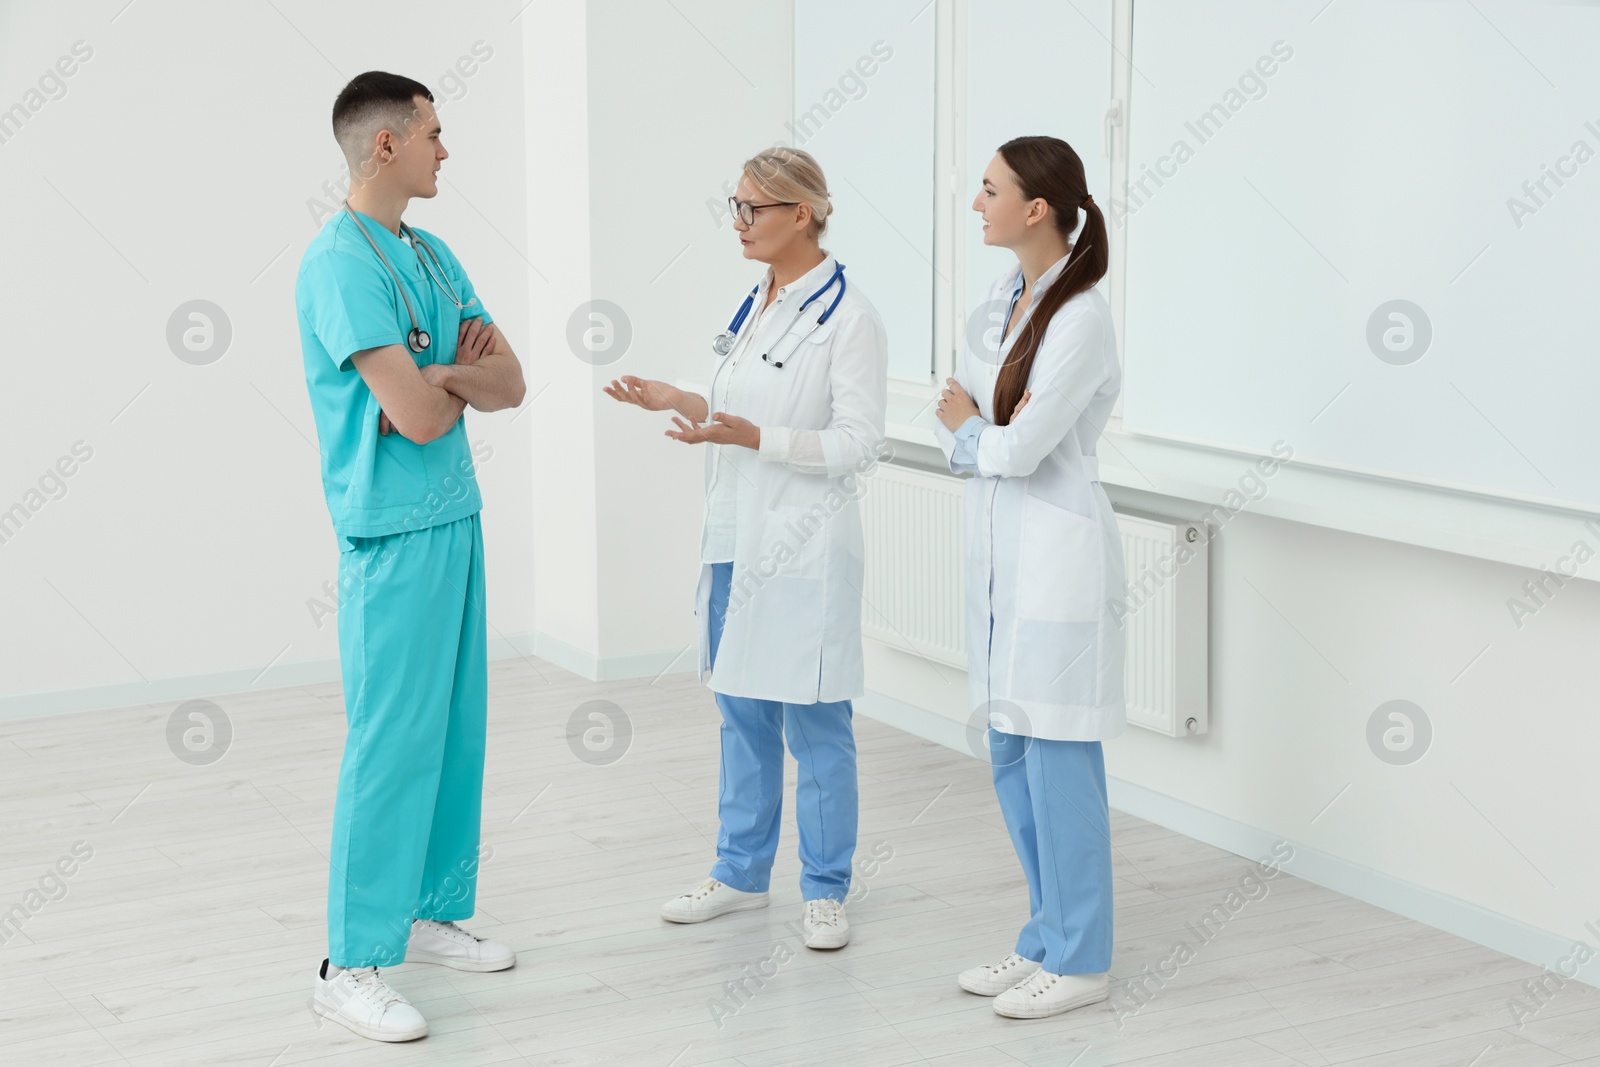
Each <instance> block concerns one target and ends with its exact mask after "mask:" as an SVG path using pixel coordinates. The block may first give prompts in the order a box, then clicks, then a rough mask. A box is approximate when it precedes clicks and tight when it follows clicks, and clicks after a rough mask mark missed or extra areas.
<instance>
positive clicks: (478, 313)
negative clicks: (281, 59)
mask: <svg viewBox="0 0 1600 1067" xmlns="http://www.w3.org/2000/svg"><path fill="white" fill-rule="evenodd" d="M361 222H362V224H363V225H364V226H365V227H366V230H367V233H369V234H371V235H372V239H373V240H374V241H376V242H377V243H378V246H379V247H380V248H382V249H383V253H384V255H386V256H388V257H389V263H390V264H391V265H392V266H393V267H394V269H395V271H396V273H398V274H399V275H400V279H401V284H403V285H405V287H406V293H407V294H408V295H409V296H410V297H411V306H412V308H414V309H415V310H416V313H417V322H418V324H419V325H421V327H422V328H423V329H424V330H427V331H428V333H430V334H431V335H432V336H433V343H432V344H431V345H430V346H429V347H428V349H427V350H426V351H424V352H421V353H417V352H411V358H412V359H413V360H415V361H416V363H417V366H419V367H421V366H424V365H426V364H428V363H451V362H454V360H455V355H456V334H457V331H458V329H459V326H460V323H461V320H462V319H463V318H468V319H470V318H479V317H481V318H482V319H483V321H484V322H485V323H489V322H493V321H494V319H493V318H492V317H491V316H490V315H489V313H488V312H487V311H486V310H485V309H484V307H483V304H482V302H481V301H480V302H478V303H476V304H474V303H472V300H473V299H474V298H475V297H476V296H477V293H476V292H475V291H474V290H473V288H472V282H471V281H470V280H469V279H468V278H467V272H466V271H465V270H464V269H463V268H462V266H461V261H460V260H458V259H456V257H455V254H454V253H453V252H451V251H450V248H449V246H447V245H446V244H445V243H444V242H443V241H441V240H440V239H439V238H437V237H435V236H434V235H433V234H431V233H429V232H428V231H426V230H421V229H418V228H417V227H415V226H413V227H410V229H411V230H412V231H413V232H414V233H418V234H421V235H422V239H423V240H424V241H426V242H427V243H428V244H429V245H430V246H431V247H432V248H433V251H434V253H435V254H436V255H438V257H439V260H440V262H442V263H443V264H444V271H443V272H442V274H443V277H445V278H447V279H448V280H449V282H450V283H451V284H452V285H454V286H455V289H456V292H457V293H459V294H460V296H461V301H462V302H463V303H466V304H468V305H469V306H468V307H467V308H465V309H457V307H456V306H455V303H454V302H453V301H451V299H450V298H449V296H447V295H446V294H445V292H444V290H443V289H441V288H440V287H439V285H438V284H437V283H435V282H434V281H433V280H432V279H431V278H430V277H429V276H428V272H427V270H426V268H425V267H424V265H423V263H422V259H423V258H424V257H425V256H426V255H427V253H426V252H417V251H414V250H413V249H412V247H411V245H410V243H409V242H407V241H405V240H403V239H402V238H401V237H400V236H399V235H397V234H395V233H394V232H393V231H391V230H389V229H388V228H387V227H386V226H384V225H383V223H381V222H378V221H377V220H376V219H374V218H372V216H370V215H367V214H365V213H364V212H363V213H361ZM427 265H428V266H433V261H432V260H431V259H430V260H428V264H427ZM433 269H434V272H435V273H436V274H438V273H440V271H439V268H438V267H436V266H434V267H433ZM295 306H296V308H297V310H298V311H299V319H300V347H301V353H302V355H303V356H304V359H305V370H306V388H307V389H308V390H309V391H310V393H311V412H312V415H313V416H314V417H315V419H316V423H317V438H318V440H319V441H320V442H321V446H322V448H321V451H322V488H323V492H324V494H325V495H326V497H327V501H328V512H329V514H330V515H331V516H332V518H333V529H334V534H335V536H336V537H337V538H338V541H339V550H340V551H341V552H348V551H350V550H351V549H352V548H354V547H355V546H354V545H352V544H351V543H350V542H349V538H351V537H376V536H382V535H385V534H394V533H403V532H405V531H407V530H420V529H424V528H426V527H429V526H439V525H442V524H444V523H447V522H454V521H456V520H457V519H463V518H466V517H467V516H468V515H473V514H476V513H477V512H478V511H479V510H481V509H482V507H483V501H482V499H481V498H480V496H479V495H478V481H477V474H476V472H475V471H474V469H473V465H472V454H471V449H470V447H469V445H468V443H467V427H466V416H465V414H464V413H463V415H462V417H461V418H460V419H458V420H457V421H456V424H455V425H454V426H452V427H451V428H450V430H449V432H448V433H446V434H445V435H444V436H442V437H439V438H437V439H436V440H433V441H430V442H428V443H427V444H425V445H419V444H417V443H415V442H413V441H410V440H407V439H406V438H405V437H402V436H401V435H400V433H399V431H397V430H393V429H391V430H390V431H389V433H388V434H387V435H380V434H379V433H378V414H379V411H380V410H381V406H380V405H379V403H378V400H377V397H375V396H373V395H372V391H371V390H370V389H368V388H367V384H366V382H365V381H363V380H362V378H361V375H360V374H359V373H358V372H357V371H356V369H355V366H354V364H353V363H351V361H350V356H351V355H352V354H353V353H356V352H360V351H362V350H363V349H368V348H378V347H381V346H383V345H400V346H402V347H404V346H405V344H406V335H407V334H408V333H410V331H411V319H410V317H409V316H408V315H407V314H406V306H405V302H404V301H403V300H402V299H401V298H400V291H399V289H398V288H396V286H395V280H394V276H393V275H391V274H390V273H389V272H388V270H386V269H385V268H384V266H383V263H382V262H381V261H380V260H379V259H378V256H377V253H376V252H374V251H373V250H372V246H371V245H370V244H368V243H367V239H366V238H365V237H363V236H362V235H361V231H360V230H359V229H357V228H356V224H355V221H354V220H353V219H352V218H351V217H350V214H349V212H346V211H342V210H341V211H340V212H339V213H338V214H336V215H334V216H333V217H332V218H331V219H329V220H328V221H327V222H326V223H325V224H324V225H323V227H322V230H321V232H320V233H318V234H317V236H316V237H315V238H314V239H313V240H312V242H311V244H310V245H309V246H308V247H307V248H306V252H305V255H304V256H303V257H302V258H301V260H300V274H299V276H298V278H297V279H296V281H295ZM406 351H407V352H410V351H411V350H410V349H409V348H407V349H406Z"/></svg>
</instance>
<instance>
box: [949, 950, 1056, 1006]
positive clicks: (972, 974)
mask: <svg viewBox="0 0 1600 1067" xmlns="http://www.w3.org/2000/svg"><path fill="white" fill-rule="evenodd" d="M1038 969H1039V965H1038V964H1037V963H1035V962H1034V961H1033V960H1030V959H1028V958H1026V957H1024V956H1019V955H1017V954H1016V953H1015V952H1013V953H1012V954H1011V955H1009V956H1007V957H1006V958H1005V959H1003V960H1001V961H1000V962H999V963H980V964H979V965H978V966H976V967H968V968H967V969H966V970H964V971H962V972H961V973H960V974H959V975H957V976H956V982H957V983H958V984H959V985H960V986H961V988H962V989H965V990H966V991H967V992H968V993H976V994H978V996H980V997H998V996H999V995H1000V994H1001V993H1004V992H1005V991H1006V990H1008V989H1010V988H1011V987H1012V986H1014V985H1016V984H1017V983H1018V982H1020V981H1022V980H1023V979H1024V978H1026V977H1028V975H1030V974H1032V973H1033V972H1034V971H1037V970H1038Z"/></svg>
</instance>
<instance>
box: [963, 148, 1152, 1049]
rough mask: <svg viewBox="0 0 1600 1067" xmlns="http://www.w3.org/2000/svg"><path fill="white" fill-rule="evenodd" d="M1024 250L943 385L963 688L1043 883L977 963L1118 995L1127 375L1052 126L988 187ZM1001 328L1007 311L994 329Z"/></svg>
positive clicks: (1070, 170)
mask: <svg viewBox="0 0 1600 1067" xmlns="http://www.w3.org/2000/svg"><path fill="white" fill-rule="evenodd" d="M972 207H973V210H975V211H977V212H979V213H980V214H982V216H983V220H984V226H983V239H984V243H985V244H989V245H996V246H999V247H1003V248H1009V249H1011V250H1012V251H1013V252H1015V253H1016V255H1017V264H1016V266H1014V267H1012V268H1011V269H1010V270H1008V271H1007V272H1006V273H1005V274H1004V275H1002V276H1001V277H1000V278H999V279H998V280H997V281H996V282H995V284H994V286H993V287H992V288H991V289H990V290H989V294H988V299H987V300H986V301H985V303H984V304H983V305H982V306H981V307H980V308H979V309H978V311H977V313H976V314H975V316H974V317H973V319H972V320H971V321H972V322H973V323H974V325H973V327H972V328H970V329H969V330H968V343H967V345H966V348H965V351H964V352H963V353H962V356H961V359H960V362H959V363H958V365H957V368H956V377H954V378H950V379H947V381H946V389H945V390H944V392H943V394H942V396H941V398H940V400H939V410H938V417H939V423H940V425H939V427H938V431H937V432H938V436H939V441H940V445H941V447H942V448H943V450H944V453H945V456H946V458H947V459H948V460H949V462H950V469H951V471H952V472H955V473H958V474H970V475H971V477H970V478H969V479H968V481H967V486H966V540H967V614H968V624H969V628H968V642H967V643H968V658H969V663H968V693H969V702H970V704H971V708H972V720H971V721H972V723H973V725H974V727H975V728H977V729H985V730H986V733H985V738H986V741H987V743H988V748H989V754H990V759H991V762H992V764H993V772H994V785H995V793H996V794H997V796H998V797H999V801H1000V808H1001V811H1002V812H1003V813H1004V815H1005V820H1006V827H1007V829H1008V830H1009V831H1010V834H1011V840H1012V843H1013V845H1014V846H1015V847H1016V851H1017V858H1018V859H1019V860H1020V861H1021V863H1022V869H1023V873H1024V874H1025V875H1026V877H1027V882H1028V902H1029V909H1030V915H1029V918H1028V921H1027V923H1026V924H1025V925H1024V926H1023V927H1022V932H1021V934H1020V935H1019V936H1018V938H1017V942H1016V947H1015V949H1014V951H1012V952H1011V953H1010V954H1008V955H1006V956H1005V957H1004V958H1003V959H1001V960H1000V961H999V962H997V963H986V964H981V965H979V966H976V967H972V968H970V969H968V970H966V971H963V972H962V973H961V975H960V977H959V979H958V981H959V983H960V985H961V987H962V988H963V989H965V990H967V991H969V992H972V993H977V994H980V995H984V996H991V997H994V998H995V1002H994V1008H995V1011H996V1012H998V1013H999V1014H1001V1015H1005V1016H1010V1017H1013V1018H1039V1017H1043V1016H1047V1015H1055V1014H1058V1013H1060V1012H1064V1011H1069V1010H1071V1009H1073V1008H1077V1007H1082V1006H1084V1005H1086V1004H1093V1003H1096V1002H1098V1001H1101V1000H1104V999H1106V995H1107V980H1106V971H1107V970H1108V969H1109V968H1110V965H1111V943H1112V936H1111V934H1112V930H1111V916H1112V898H1111V826H1110V813H1109V809H1108V808H1107V804H1106V779H1105V763H1104V760H1103V757H1102V753H1101V745H1100V743H1101V742H1102V741H1104V740H1108V739H1110V738H1112V737H1115V736H1117V735H1118V734H1120V733H1121V732H1122V729H1123V727H1124V726H1125V725H1126V723H1127V717H1126V714H1125V712H1124V708H1123V693H1122V664H1123V633H1122V629H1121V626H1120V618H1121V615H1122V614H1123V596H1124V594H1123V575H1124V565H1123V558H1122V541H1121V537H1120V535H1119V534H1118V532H1117V523H1116V518H1115V516H1114V515H1113V514H1112V511H1111V501H1110V500H1109V499H1108V498H1107V496H1106V492H1105V490H1104V489H1103V488H1101V486H1100V481H1099V470H1098V465H1097V460H1096V456H1095V446H1096V442H1097V441H1098V440H1099V437H1100V434H1101V431H1102V430H1104V428H1105V424H1106V419H1107V417H1108V416H1109V415H1110V413H1111V408H1112V405H1113V404H1114V403H1115V402H1116V398H1117V393H1118V391H1119V390H1120V388H1121V372H1120V369H1119V367H1118V364H1117V346H1116V338H1115V333H1114V331H1113V328H1112V320H1111V309H1110V307H1109V306H1108V305H1107V303H1106V300H1105V297H1104V296H1102V295H1101V293H1100V292H1099V291H1098V290H1097V289H1095V287H1094V286H1095V283H1096V282H1098V281H1099V280H1100V279H1101V278H1102V277H1103V276H1104V275H1105V272H1106V263H1107V247H1106V226H1105V219H1104V217H1103V216H1102V215H1101V213H1100V209H1099V208H1098V207H1096V206H1095V203H1094V198H1093V197H1091V196H1090V195H1089V190H1088V187H1087V185H1086V183H1085V180H1084V171H1083V162H1082V160H1080V159H1079V158H1078V154H1077V153H1076V152H1074V151H1073V150H1072V148H1071V147H1070V146H1069V145H1067V143H1066V142H1064V141H1061V140H1059V139H1057V138H1054V137H1019V138H1017V139H1016V140H1013V141H1008V142H1007V143H1005V144H1003V145H1001V146H1000V150H999V153H998V154H997V155H996V156H995V157H994V159H993V160H992V161H991V162H990V163H989V166H988V168H987V169H986V170H985V171H984V177H983V189H982V190H981V191H980V192H979V193H978V196H977V198H976V200H974V202H973V205H972ZM991 327H992V328H991Z"/></svg>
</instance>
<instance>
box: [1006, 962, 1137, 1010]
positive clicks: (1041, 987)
mask: <svg viewBox="0 0 1600 1067" xmlns="http://www.w3.org/2000/svg"><path fill="white" fill-rule="evenodd" d="M1109 994H1110V984H1109V982H1107V980H1106V976H1105V975H1103V974H1051V973H1050V972H1049V971H1047V970H1045V969H1044V968H1042V967H1041V968H1040V969H1039V970H1037V971H1034V972H1033V973H1032V974H1031V975H1029V976H1028V977H1026V978H1024V979H1023V980H1022V981H1020V982H1018V983H1017V984H1016V985H1014V986H1012V987H1011V988H1010V989H1008V990H1006V991H1005V992H1004V993H1001V994H1000V995H999V996H998V997H995V998H994V1010H995V1012H996V1013H997V1014H999V1015H1004V1016H1006V1017H1007V1018H1008V1019H1042V1018H1044V1017H1045V1016H1047V1015H1059V1014H1061V1013H1062V1012H1064V1011H1071V1010H1072V1009H1073V1008H1081V1007H1083V1006H1084V1005H1086V1004H1096V1003H1099V1002H1100V1001H1102V1000H1105V999H1106V997H1107V996H1108V995H1109Z"/></svg>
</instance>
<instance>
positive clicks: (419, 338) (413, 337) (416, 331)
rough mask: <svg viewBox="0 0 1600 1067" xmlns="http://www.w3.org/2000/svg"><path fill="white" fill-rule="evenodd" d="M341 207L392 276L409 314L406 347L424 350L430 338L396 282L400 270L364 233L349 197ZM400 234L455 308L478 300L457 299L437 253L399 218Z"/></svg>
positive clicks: (407, 297)
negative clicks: (409, 329)
mask: <svg viewBox="0 0 1600 1067" xmlns="http://www.w3.org/2000/svg"><path fill="white" fill-rule="evenodd" d="M344 209H345V210H346V211H348V212H350V217H351V218H352V219H355V222H356V228H357V229H358V230H360V231H361V236H363V237H365V238H366V239H367V244H369V245H371V246H372V250H373V251H374V252H376V253H378V258H379V259H381V260H383V265H384V267H385V268H387V269H388V271H389V273H390V275H392V276H393V277H394V284H395V288H397V289H399V290H400V299H401V300H404V301H405V302H406V314H407V315H408V316H410V317H411V332H410V333H408V334H406V347H407V348H409V349H411V351H413V352H416V353H419V354H420V353H422V352H426V351H427V350H428V346H429V345H431V344H433V338H432V337H430V336H429V335H428V331H427V330H424V329H423V328H422V327H421V325H419V324H418V322H417V313H416V311H414V310H413V309H412V307H411V298H410V297H409V296H407V295H406V287H405V286H404V285H402V284H401V283H400V272H399V271H397V270H395V269H394V265H393V264H391V263H390V262H389V257H388V256H386V255H384V254H383V249H381V248H379V247H378V242H377V241H374V240H373V239H372V234H370V233H368V232H367V228H366V227H365V226H363V225H362V224H361V217H360V216H359V215H357V214H356V209H355V208H353V207H351V206H350V201H348V200H346V201H345V202H344ZM400 236H401V238H402V239H403V238H407V237H409V238H410V239H411V251H413V252H416V254H417V259H418V261H420V262H421V263H422V269H423V270H425V271H427V272H428V277H430V278H432V279H433V283H434V284H435V285H437V286H438V287H439V291H440V292H442V293H444V294H445V295H446V296H448V297H449V298H450V302H451V303H452V304H454V305H455V306H456V310H457V311H462V310H464V309H466V308H469V307H471V306H472V305H473V304H476V303H477V302H478V298H477V297H473V298H472V299H471V300H468V301H467V302H466V303H465V304H463V303H462V302H461V294H460V293H458V292H456V287H455V286H454V285H451V284H450V272H449V271H447V270H445V269H444V264H443V263H440V262H439V256H438V255H437V254H436V253H435V252H434V250H433V246H432V245H430V244H429V243H428V242H427V241H424V240H423V239H422V238H421V237H420V236H419V235H418V234H417V231H415V230H413V229H412V228H411V227H410V226H407V225H406V224H405V223H403V222H402V223H401V224H400ZM419 248H420V249H421V251H419ZM423 251H426V252H427V253H428V259H432V260H433V262H434V263H435V264H437V266H438V267H439V274H443V275H444V280H442V281H441V280H440V278H439V276H438V275H436V274H434V273H433V267H431V266H429V265H428V259H424V258H423V256H422V252H423Z"/></svg>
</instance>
